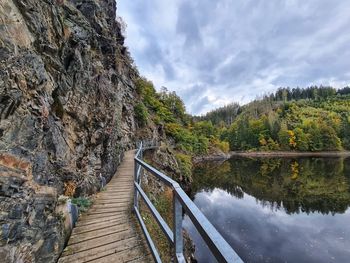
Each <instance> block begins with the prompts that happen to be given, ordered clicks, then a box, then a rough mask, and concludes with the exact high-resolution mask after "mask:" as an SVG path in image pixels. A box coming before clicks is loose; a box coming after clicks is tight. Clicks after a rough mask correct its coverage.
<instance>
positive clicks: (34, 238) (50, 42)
mask: <svg viewBox="0 0 350 263" xmlns="http://www.w3.org/2000/svg"><path fill="white" fill-rule="evenodd" d="M115 10H116V2H115V0H103V1H102V0H87V1H78V0H40V1H38V0H25V1H24V0H0V225H1V227H0V258H1V260H0V261H1V262H26V263H27V262H45V263H48V262H55V261H56V259H57V257H58V256H59V254H60V253H61V251H62V249H63V246H64V243H65V239H66V237H67V235H68V234H69V233H67V228H65V224H66V222H65V217H64V213H63V214H62V208H60V207H59V202H58V197H59V196H60V195H68V196H80V195H85V194H92V193H94V192H96V191H98V190H99V189H100V187H101V182H103V181H107V182H108V181H109V180H110V178H111V177H112V175H113V174H114V172H115V171H116V168H117V165H118V161H119V157H120V154H121V153H122V152H123V150H124V149H126V148H130V147H131V144H132V141H134V138H133V137H134V134H135V126H134V125H135V124H134V123H135V122H134V119H133V116H134V112H133V105H134V104H135V100H136V99H135V96H136V94H135V91H134V85H133V81H132V79H133V77H134V76H135V75H136V74H137V73H136V72H135V70H134V69H133V68H132V67H131V61H130V59H129V56H128V54H127V51H126V48H125V47H124V45H123V42H124V38H123V36H122V34H121V28H120V25H119V24H118V23H117V22H116V11H115ZM68 231H69V229H68Z"/></svg>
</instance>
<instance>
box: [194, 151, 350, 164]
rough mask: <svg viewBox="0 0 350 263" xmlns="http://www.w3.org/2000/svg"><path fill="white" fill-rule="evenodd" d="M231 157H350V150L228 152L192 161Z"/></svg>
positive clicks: (223, 159) (199, 157)
mask: <svg viewBox="0 0 350 263" xmlns="http://www.w3.org/2000/svg"><path fill="white" fill-rule="evenodd" d="M232 157H246V158H249V157H251V158H274V157H279V158H290V157H324V158H327V157H328V158H340V157H345V158H348V157H350V151H326V152H293V151H271V152H257V151H255V152H245V151H242V152H241V151H240V152H235V151H233V152H229V153H227V154H216V155H207V156H197V157H194V158H193V161H194V163H199V162H202V161H225V160H228V159H230V158H232Z"/></svg>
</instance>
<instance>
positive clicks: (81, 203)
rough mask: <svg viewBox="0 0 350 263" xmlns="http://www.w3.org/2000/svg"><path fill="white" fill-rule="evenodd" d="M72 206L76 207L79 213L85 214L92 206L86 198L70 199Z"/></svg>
mask: <svg viewBox="0 0 350 263" xmlns="http://www.w3.org/2000/svg"><path fill="white" fill-rule="evenodd" d="M72 204H75V205H77V206H78V208H79V211H81V212H86V211H87V210H88V209H89V208H90V206H91V205H92V200H90V199H89V198H87V197H77V198H72Z"/></svg>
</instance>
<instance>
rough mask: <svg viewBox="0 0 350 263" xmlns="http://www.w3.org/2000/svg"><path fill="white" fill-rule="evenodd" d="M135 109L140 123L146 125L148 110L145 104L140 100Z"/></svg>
mask: <svg viewBox="0 0 350 263" xmlns="http://www.w3.org/2000/svg"><path fill="white" fill-rule="evenodd" d="M134 110H135V117H136V119H137V121H138V123H139V125H140V126H142V127H143V126H145V125H146V124H147V122H148V111H147V108H146V107H145V105H144V104H143V103H142V102H140V103H139V104H137V105H136V106H135V108H134Z"/></svg>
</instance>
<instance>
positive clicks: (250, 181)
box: [192, 158, 350, 214]
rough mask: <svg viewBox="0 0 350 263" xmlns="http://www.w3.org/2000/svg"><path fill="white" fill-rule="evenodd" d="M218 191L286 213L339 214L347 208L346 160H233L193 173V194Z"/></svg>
mask: <svg viewBox="0 0 350 263" xmlns="http://www.w3.org/2000/svg"><path fill="white" fill-rule="evenodd" d="M215 188H221V189H223V190H225V191H227V192H228V193H230V194H232V195H234V196H235V197H237V198H243V197H244V193H247V194H249V195H251V196H254V197H255V198H256V199H257V201H258V202H259V203H260V204H261V205H262V206H269V207H271V209H274V210H276V209H281V208H284V209H285V210H286V212H287V213H299V212H306V213H311V212H321V213H323V214H328V213H332V214H334V213H343V212H345V210H346V209H347V208H348V206H349V205H350V159H340V158H339V159H332V158H329V159H328V158H300V159H282V158H265V159H250V158H234V159H231V160H229V161H226V162H224V163H215V162H209V163H208V162H207V163H205V164H200V165H198V166H197V167H196V169H195V170H194V183H193V189H192V191H193V193H196V192H198V191H201V190H204V191H212V190H213V189H215Z"/></svg>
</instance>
